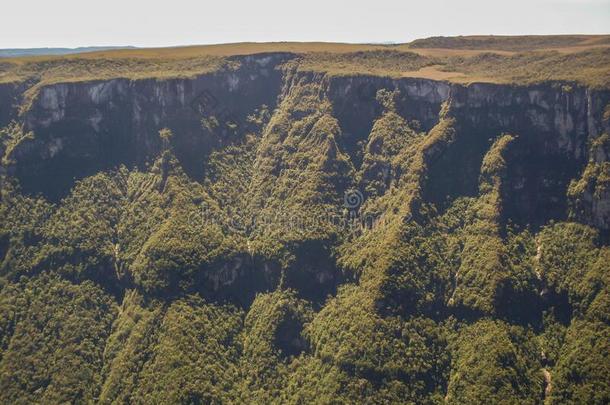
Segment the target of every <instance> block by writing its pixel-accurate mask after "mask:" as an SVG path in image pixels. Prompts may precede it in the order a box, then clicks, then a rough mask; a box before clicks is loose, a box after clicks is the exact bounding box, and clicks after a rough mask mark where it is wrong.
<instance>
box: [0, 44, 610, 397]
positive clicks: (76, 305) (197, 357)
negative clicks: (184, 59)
mask: <svg viewBox="0 0 610 405" xmlns="http://www.w3.org/2000/svg"><path fill="white" fill-rule="evenodd" d="M561 44H563V42H561ZM368 56H370V57H371V58H372V59H370V60H369V58H368ZM394 57H395V55H394V54H393V53H392V52H390V53H387V52H386V51H383V52H379V51H375V52H373V53H371V54H370V55H368V54H365V55H362V54H358V55H356V56H354V55H351V54H348V55H347V56H346V55H342V56H341V57H337V58H336V59H335V58H334V57H333V55H332V54H330V55H317V56H316V57H312V56H310V57H309V58H310V59H307V56H303V55H296V54H289V53H284V52H282V53H271V54H267V53H266V54H255V55H250V56H232V57H230V58H228V59H223V60H222V61H221V62H222V63H220V64H219V65H218V66H217V67H216V68H215V69H213V70H211V71H208V72H203V73H201V72H200V73H197V74H193V75H189V76H186V77H176V78H167V79H160V78H158V79H154V78H142V79H137V78H109V79H108V80H101V79H100V80H93V81H91V80H75V81H70V82H68V81H66V82H61V83H51V82H49V83H42V82H38V83H37V84H33V86H36V89H34V90H35V91H32V90H31V89H32V87H31V86H32V84H29V85H26V84H20V85H11V86H8V85H2V87H0V120H2V121H1V123H2V124H3V129H2V130H1V131H0V136H1V138H0V139H1V140H2V147H1V149H0V151H2V166H1V171H0V180H1V186H2V188H1V192H2V193H1V195H0V197H1V198H0V218H1V222H0V260H1V263H0V312H1V313H2V314H3V316H2V317H0V318H1V319H2V320H1V321H0V392H2V394H1V395H2V399H3V401H4V402H50V403H59V402H66V401H67V402H74V403H84V402H100V403H150V402H160V403H227V402H228V403H232V402H244V401H245V402H274V403H285V402H305V401H308V402H309V401H314V402H315V401H318V402H323V403H333V402H345V403H353V402H371V403H398V402H403V403H404V402H413V403H439V402H443V401H445V402H449V403H479V402H481V401H483V400H487V401H492V402H499V401H502V400H505V399H506V400H508V401H513V402H515V403H517V402H518V403H540V402H542V401H544V400H548V401H551V402H556V403H563V402H570V401H576V402H587V403H600V404H602V403H606V402H607V401H608V399H609V395H610V390H609V389H608V385H607V382H606V380H607V378H606V377H607V369H608V361H607V358H606V357H604V353H605V352H604V349H605V346H604V344H605V342H606V341H607V339H605V337H606V336H607V335H608V313H607V312H608V311H607V303H608V297H610V295H609V292H608V281H609V280H608V275H609V274H610V268H609V263H610V261H609V260H608V251H609V250H608V246H607V243H608V235H609V232H610V221H609V219H608V218H609V217H610V208H609V207H610V202H609V200H608V196H609V194H608V191H607V189H608V188H607V183H608V181H607V180H608V167H607V165H608V156H609V152H608V134H609V133H610V114H609V113H608V108H609V107H608V105H610V89H608V88H607V87H594V86H588V85H585V84H583V83H578V82H566V81H562V82H558V81H546V82H544V83H539V84H532V85H524V84H497V83H495V84H494V83H474V84H469V85H466V84H460V83H456V82H449V81H437V80H431V79H426V78H414V77H393V76H392V75H389V76H387V75H377V74H370V73H369V74H363V73H362V72H358V73H354V74H348V73H346V69H347V70H349V69H352V68H353V67H354V66H356V67H357V68H358V69H363V70H366V69H373V68H375V69H377V68H378V67H379V66H387V65H388V63H389V62H388V60H389V59H392V58H394ZM316 58H320V59H316ZM324 58H326V59H324ZM328 59H330V60H332V63H335V62H336V61H337V60H338V61H339V62H337V63H339V65H340V66H342V69H344V70H343V71H342V72H341V73H340V74H339V73H337V71H336V70H334V68H335V67H337V65H333V69H326V71H325V70H324V69H320V63H321V62H320V60H322V61H326V62H324V63H326V64H328V63H330V62H328V61H327V60H328ZM312 61H313V62H312ZM314 62H315V63H314ZM395 62H396V66H399V68H404V66H403V65H401V64H410V63H415V62H417V63H419V62H421V60H420V59H416V60H415V59H412V58H411V57H407V58H405V57H403V56H400V57H399V58H398V59H397V60H396V61H395ZM424 62H425V61H424ZM28 88H29V89H30V90H28ZM9 106H10V107H9ZM19 107H21V108H19ZM45 303H46V304H47V305H44V304H45ZM579 332H581V334H579ZM482 348H484V349H485V350H482ZM606 352H607V350H606ZM45 359H47V360H48V363H49V364H47V366H46V367H45V366H43V365H42V363H43V362H44V361H45ZM75 370H78V371H79V372H76V371H75ZM80 371H82V372H80ZM543 371H544V372H543ZM545 373H546V374H545ZM545 375H546V376H547V377H548V376H550V381H552V384H550V385H547V386H545V381H547V382H546V384H548V381H549V379H548V378H547V379H546V380H545Z"/></svg>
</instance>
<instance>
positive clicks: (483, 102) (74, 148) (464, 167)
mask: <svg viewBox="0 0 610 405" xmlns="http://www.w3.org/2000/svg"><path fill="white" fill-rule="evenodd" d="M289 57H290V55H287V54H270V55H257V56H250V57H241V58H239V62H240V67H239V68H236V69H231V68H227V69H224V70H221V71H219V72H215V73H211V74H206V75H201V76H199V77H194V78H178V79H170V80H153V79H149V80H137V81H130V80H126V79H114V80H108V81H92V82H82V83H81V82H79V83H61V84H55V85H50V86H45V87H42V88H41V89H40V93H39V95H38V97H37V98H35V100H34V101H33V103H32V106H31V108H29V110H28V111H26V112H25V113H24V114H23V116H22V117H21V119H23V120H24V121H25V124H26V129H27V130H32V131H34V133H35V135H36V136H35V140H34V141H31V142H25V143H24V144H23V145H20V146H19V148H18V150H16V151H15V153H14V155H15V157H16V158H17V161H18V164H17V165H16V166H15V167H14V168H13V169H12V170H14V171H15V172H16V174H17V176H18V177H19V178H20V179H21V182H22V185H23V186H24V189H25V190H26V191H31V192H36V191H41V192H43V193H44V194H46V195H48V196H49V197H51V198H57V197H60V196H61V195H62V193H64V192H65V191H66V190H67V189H68V188H69V187H70V186H71V184H72V182H73V181H74V178H81V177H84V176H87V175H89V174H93V173H95V172H97V171H99V170H103V169H108V168H111V167H114V166H116V165H118V164H126V165H131V166H133V165H138V166H143V165H145V164H146V162H148V161H149V159H150V158H151V157H152V156H155V155H156V154H157V153H158V151H159V149H160V141H159V139H158V136H157V132H158V130H159V129H161V128H164V127H167V128H170V129H172V130H173V131H174V134H175V137H176V139H175V149H176V155H177V157H178V158H179V159H180V160H181V162H182V164H183V166H184V167H185V170H186V171H187V172H188V173H189V174H190V175H191V176H193V177H195V178H198V177H201V175H202V174H203V173H202V170H203V162H204V161H205V156H206V155H207V154H208V153H209V152H210V151H211V150H213V149H215V148H217V147H220V146H222V145H226V144H227V143H230V142H231V141H232V139H233V138H234V137H241V136H243V135H244V133H245V132H246V129H245V128H244V127H243V125H244V124H245V123H246V117H247V115H248V114H250V113H252V112H253V111H254V110H255V109H256V108H258V107H260V106H261V105H263V104H265V105H268V106H269V107H270V109H271V110H272V109H273V108H274V106H275V105H276V103H277V101H278V100H281V98H282V96H283V95H286V94H288V93H289V92H290V89H291V85H292V83H294V82H295V81H298V80H306V81H315V82H319V83H320V84H321V86H320V88H321V89H322V90H321V91H322V92H323V93H324V94H322V95H321V97H325V98H326V99H328V100H329V102H330V103H331V105H332V111H333V115H334V117H335V118H337V120H338V122H339V125H340V126H341V130H342V133H343V135H342V147H343V148H344V149H345V150H346V152H347V153H348V154H349V155H350V157H351V158H352V160H353V161H354V164H355V165H356V166H359V165H360V163H361V162H359V161H358V157H357V153H356V152H357V150H358V148H359V147H360V146H359V145H360V144H361V143H362V142H363V141H366V139H367V137H368V135H369V133H370V131H371V128H372V125H373V123H374V121H375V119H377V118H378V117H379V115H380V113H381V111H382V109H381V106H380V105H379V104H378V103H377V102H376V100H375V95H376V93H377V91H378V90H379V89H383V88H386V89H390V90H398V91H399V93H398V94H399V96H398V99H397V100H396V110H397V112H398V113H399V114H400V115H401V116H402V117H403V118H404V119H405V120H406V121H407V122H409V123H410V125H412V126H414V127H417V129H418V130H421V131H428V130H429V129H431V128H432V127H433V126H434V125H435V124H436V123H438V119H439V112H440V111H441V108H443V105H447V106H448V108H449V113H450V114H451V115H452V116H453V117H455V119H456V122H457V124H456V127H457V134H458V136H457V137H456V139H455V141H454V142H453V144H452V145H451V147H450V148H448V149H447V150H446V151H445V152H444V153H443V154H442V155H441V156H440V157H438V158H437V159H436V160H435V161H434V162H432V164H431V165H430V168H429V173H428V176H429V178H428V179H427V180H426V186H425V187H424V196H425V198H426V199H428V200H430V201H431V202H434V203H436V204H437V205H438V206H441V207H442V206H443V205H444V204H445V203H446V202H447V201H450V200H452V199H453V198H456V197H458V196H460V195H472V194H474V193H476V189H477V184H478V170H479V168H480V164H481V161H482V159H483V156H484V154H485V153H486V151H487V150H488V149H489V147H490V146H491V144H492V142H493V140H494V139H496V138H497V137H498V136H499V135H501V134H502V133H510V134H513V135H515V136H516V141H515V146H514V147H513V148H511V154H510V156H508V157H507V159H508V167H507V170H508V176H507V179H508V180H507V181H506V182H505V183H504V185H503V195H504V197H505V198H503V211H504V212H505V217H507V218H511V219H513V220H514V221H516V222H522V223H534V224H538V223H540V224H542V223H544V222H546V221H547V220H548V219H551V218H562V217H565V216H566V209H567V202H566V191H567V187H568V185H569V182H570V180H572V179H574V178H578V177H579V176H580V175H581V173H582V172H583V170H584V167H585V166H586V164H587V162H588V160H589V146H590V144H591V142H592V141H593V140H594V139H596V138H598V137H599V136H601V135H602V134H603V133H604V132H607V131H608V123H607V122H604V120H603V112H604V108H605V106H606V105H607V104H608V102H609V101H610V92H609V91H604V90H591V89H588V88H585V87H580V86H575V85H567V84H559V83H554V84H541V85H535V86H527V87H526V86H513V85H500V84H483V83H479V84H472V85H468V86H464V85H459V84H450V83H447V82H443V81H433V80H428V79H414V78H402V79H392V78H384V77H373V76H364V75H358V76H350V77H347V76H339V77H333V76H328V75H325V74H323V73H312V72H300V71H299V72H294V71H293V72H291V74H290V75H287V73H288V70H287V69H282V68H281V67H280V65H281V63H282V62H283V61H285V60H286V59H287V58H289ZM11 89H12V87H10V86H2V87H0V94H1V95H2V96H1V97H0V122H7V121H8V120H9V118H10V117H13V116H14V112H13V110H11V108H9V107H8V106H9V104H10V103H12V101H10V100H14V98H15V97H14V95H12V94H11V93H10V92H11ZM7 111H9V112H8V113H7ZM209 116H221V118H223V119H225V120H229V121H236V123H237V124H238V126H242V127H241V128H238V129H237V130H233V131H231V130H225V131H223V132H221V136H218V131H216V134H215V135H214V134H213V133H212V132H211V131H208V130H206V128H205V127H204V126H202V123H201V120H202V118H205V117H209ZM359 142H360V144H359ZM607 205H608V204H606V203H605V202H603V201H602V202H601V203H597V204H596V205H595V206H596V207H602V208H601V209H603V207H606V206H607ZM591 215H592V216H593V217H600V213H594V212H592V213H591ZM604 215H605V214H604ZM602 216H603V215H602ZM584 221H585V222H588V223H591V224H593V223H595V224H596V225H597V226H599V221H593V220H590V221H589V220H587V219H586V218H585V219H584ZM603 226H605V225H603V224H602V227H603Z"/></svg>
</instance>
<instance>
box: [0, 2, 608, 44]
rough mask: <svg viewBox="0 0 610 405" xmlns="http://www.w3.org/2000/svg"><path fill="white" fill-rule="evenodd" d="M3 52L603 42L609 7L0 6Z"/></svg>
mask: <svg viewBox="0 0 610 405" xmlns="http://www.w3.org/2000/svg"><path fill="white" fill-rule="evenodd" d="M1 10H2V12H1V14H0V48H38V47H78V46H109V45H115V46H123V45H133V46H141V47H156V46H177V45H191V44H214V43H228V42H244V41H246V42H250V41H252V42H266V41H326V42H354V43H362V42H366V43H370V42H409V41H411V40H413V39H416V38H424V37H430V36H439V35H443V36H451V35H473V34H495V35H518V34H521V35H523V34H575V33H583V34H608V33H610V0H509V1H502V0H500V1H496V0H423V1H419V0H418V1H412V0H402V1H392V0H368V1H362V0H349V1H348V0H304V1H303V0H302V1H298V2H290V1H288V0H284V1H281V0H246V1H244V0H239V1H238V0H216V1H204V0H199V1H193V0H164V1H158V0H148V1H140V0H137V1H134V0H103V1H85V0H51V1H50V0H37V1H35V0H3V1H2V5H1Z"/></svg>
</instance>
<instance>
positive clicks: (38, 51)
mask: <svg viewBox="0 0 610 405" xmlns="http://www.w3.org/2000/svg"><path fill="white" fill-rule="evenodd" d="M116 49H135V47H133V46H86V47H80V48H14V49H0V58H13V57H18V56H37V55H70V54H74V53H85V52H95V51H109V50H116Z"/></svg>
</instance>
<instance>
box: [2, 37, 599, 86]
mask: <svg viewBox="0 0 610 405" xmlns="http://www.w3.org/2000/svg"><path fill="white" fill-rule="evenodd" d="M271 52H289V53H294V54H295V55H296V56H298V60H299V69H301V70H311V71H318V72H326V73H328V74H333V75H351V74H370V75H378V76H391V77H420V78H428V79H434V80H445V81H451V82H460V83H470V82H475V81H482V82H495V83H523V84H525V83H532V82H540V81H548V80H563V81H574V82H579V83H582V84H587V85H591V86H596V87H610V68H609V66H610V35H597V36H590V35H589V36H587V35H572V36H523V37H498V36H472V37H451V38H442V37H440V38H428V39H423V40H417V41H414V42H412V43H410V44H400V45H377V44H345V43H325V42H307V43H297V42H273V43H235V44H219V45H201V46H185V47H173V48H145V49H122V50H110V51H100V52H90V53H82V54H73V55H67V56H28V57H19V58H5V59H0V83H7V82H24V81H31V82H32V83H34V84H33V87H32V88H31V89H30V91H28V94H29V95H30V96H31V97H33V96H34V95H35V94H36V91H37V89H38V88H39V87H40V86H43V85H47V84H52V83H58V82H73V81H87V80H100V79H111V78H128V79H133V80H136V79H142V78H161V79H163V78H170V77H192V76H195V75H199V74H204V73H206V72H211V71H215V70H218V69H222V68H225V67H227V65H231V64H235V63H237V62H235V61H230V60H228V59H227V58H228V57H231V56H238V55H252V54H260V53H271Z"/></svg>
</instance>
